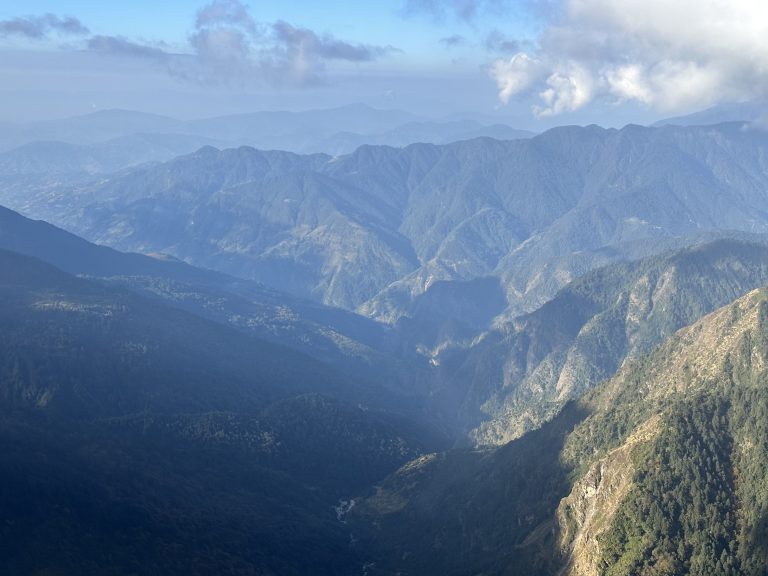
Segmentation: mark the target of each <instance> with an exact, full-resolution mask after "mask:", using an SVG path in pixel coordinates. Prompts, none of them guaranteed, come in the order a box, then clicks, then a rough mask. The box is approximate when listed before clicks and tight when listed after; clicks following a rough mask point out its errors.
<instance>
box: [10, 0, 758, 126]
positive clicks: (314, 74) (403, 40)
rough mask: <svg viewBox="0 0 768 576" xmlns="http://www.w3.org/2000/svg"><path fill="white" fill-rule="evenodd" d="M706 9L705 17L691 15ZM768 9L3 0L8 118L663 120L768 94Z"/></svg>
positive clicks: (424, 1) (632, 3)
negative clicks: (371, 115)
mask: <svg viewBox="0 0 768 576" xmlns="http://www.w3.org/2000/svg"><path fill="white" fill-rule="evenodd" d="M694 7H695V16H696V17H691V18H681V15H684V14H687V13H694V10H693V8H694ZM766 10H767V9H766V8H764V7H762V6H761V5H760V4H759V3H756V2H746V3H743V4H742V5H740V6H739V7H738V9H736V8H735V9H733V10H732V11H731V12H729V13H728V14H721V12H722V11H721V10H719V8H718V4H717V2H714V1H707V2H704V3H701V2H697V3H692V2H691V1H689V0H686V1H684V2H677V3H676V4H675V5H674V6H672V7H669V6H666V5H665V4H664V3H663V2H657V1H654V2H651V3H650V4H649V3H648V2H639V0H626V1H624V2H619V3H606V2H604V1H602V0H580V1H578V2H577V1H576V0H551V1H545V2H541V1H531V0H445V1H440V0H388V1H386V2H381V3H377V4H376V5H375V6H370V5H364V6H363V5H357V4H353V3H349V2H344V1H341V0H336V1H332V2H327V3H325V4H323V5H322V6H318V5H313V4H312V3H309V2H306V1H301V2H294V3H291V4H290V5H283V4H280V5H275V4H271V3H266V4H263V3H257V2H244V1H241V0H214V1H213V2H205V1H201V2H196V3H182V2H167V3H164V4H163V5H162V6H159V7H158V6H156V5H153V4H149V3H148V2H145V1H142V2H134V3H132V4H131V5H130V6H117V7H116V6H102V5H100V4H98V3H94V2H89V1H87V0H81V1H73V2H69V3H68V4H67V6H66V8H63V9H62V7H61V4H60V3H56V2H52V1H50V0H33V1H30V2H27V3H25V5H24V7H23V8H21V7H20V6H6V7H4V8H0V54H1V55H2V58H0V85H2V88H0V97H2V100H3V103H4V106H3V107H2V109H0V121H5V122H8V121H10V122H26V121H33V120H43V119H54V118H65V117H70V116H76V115H81V114H86V113H88V112H90V111H95V110H107V109H126V110H136V111H140V112H148V113H156V114H162V115H167V116H171V117H174V118H179V119H192V118H203V117H211V116H221V115H228V114H233V113H243V112H255V111H270V110H290V111H299V110H316V109H327V108H336V107H341V106H345V105H349V104H355V103H362V104H366V105H368V106H371V107H374V108H377V109H398V110H404V111H408V112H412V113H414V114H417V115H419V116H426V117H432V118H443V117H449V116H456V115H460V116H463V117H473V118H479V117H482V118H488V119H489V121H496V122H504V123H507V124H509V125H512V126H515V127H518V128H524V129H529V130H537V131H539V130H544V129H546V128H549V127H552V126H555V125H561V124H582V125H583V124H592V123H595V124H599V125H602V126H607V127H619V126H623V125H625V124H628V123H636V124H649V123H652V122H654V121H656V120H659V119H661V118H664V117H668V116H673V115H679V114H685V113H691V112H695V111H698V110H702V109H705V108H707V107H709V106H712V105H715V104H718V103H721V102H731V101H745V100H755V99H762V98H764V96H765V92H766V77H767V75H768V71H767V70H765V67H764V66H763V65H762V64H761V62H762V61H765V56H766V48H767V47H768V46H767V45H768V41H766V40H765V38H767V37H768V35H766V34H762V32H763V30H762V28H764V22H765V21H766V18H764V16H765V12H766ZM147 14H151V15H152V17H151V18H147V17H146V15H147ZM731 24H733V26H731ZM751 32H754V34H753V33H751ZM704 35H706V37H707V39H708V42H707V43H706V44H702V43H701V42H700V38H701V37H703V36H704Z"/></svg>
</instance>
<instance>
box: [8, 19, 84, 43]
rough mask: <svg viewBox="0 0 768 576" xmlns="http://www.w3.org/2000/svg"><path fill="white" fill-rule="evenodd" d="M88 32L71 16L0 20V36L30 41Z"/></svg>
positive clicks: (80, 34)
mask: <svg viewBox="0 0 768 576" xmlns="http://www.w3.org/2000/svg"><path fill="white" fill-rule="evenodd" d="M89 32H90V31H89V30H88V28H87V27H86V26H85V25H83V23H82V22H80V20H78V19H77V18H73V17H72V16H63V17H61V16H56V15H55V14H46V15H44V16H27V17H25V18H11V19H9V20H0V36H2V37H7V36H19V37H23V38H29V39H32V40H42V39H44V38H47V37H48V36H50V35H51V34H58V35H69V36H85V35H87V34H88V33H89Z"/></svg>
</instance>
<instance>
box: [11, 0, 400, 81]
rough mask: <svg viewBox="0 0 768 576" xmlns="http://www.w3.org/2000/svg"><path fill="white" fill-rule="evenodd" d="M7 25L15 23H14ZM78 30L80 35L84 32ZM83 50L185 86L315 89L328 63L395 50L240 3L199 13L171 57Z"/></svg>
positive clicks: (42, 25) (156, 51) (115, 48)
mask: <svg viewBox="0 0 768 576" xmlns="http://www.w3.org/2000/svg"><path fill="white" fill-rule="evenodd" d="M17 20H18V19H17ZM70 20H72V21H74V22H76V23H78V24H79V21H76V20H74V19H61V18H58V17H56V16H53V15H47V16H45V17H41V18H35V19H29V18H28V19H24V23H25V25H29V26H31V25H32V24H35V26H37V28H34V29H32V28H29V29H28V30H27V29H26V28H25V30H26V34H27V35H28V36H29V35H31V34H33V33H36V32H37V29H38V28H39V29H42V31H41V34H45V32H46V31H47V30H48V29H51V28H53V27H54V25H57V26H59V27H61V28H62V29H63V28H64V27H65V26H66V27H67V29H71V30H74V29H75V28H76V27H75V25H74V23H73V22H70ZM8 22H12V23H15V22H16V20H14V21H8ZM2 24H3V23H0V26H1V25H2ZM9 26H10V24H9ZM13 26H14V28H13V30H17V29H21V28H23V27H22V26H21V25H20V24H13ZM80 26H81V31H84V32H85V33H87V32H88V30H87V28H85V27H84V26H82V25H80ZM1 30H2V28H0V31H1ZM0 33H2V32H0ZM16 33H20V32H16ZM85 47H86V49H87V50H89V51H92V52H98V53H101V54H106V55H112V56H121V57H131V58H143V59H149V60H154V61H155V62H156V63H158V64H160V65H162V66H163V68H164V69H165V70H167V71H168V73H169V74H171V75H172V76H175V77H178V78H182V79H185V80H188V81H192V82H196V83H200V84H234V85H239V86H246V85H251V84H264V83H266V84H286V85H299V86H301V85H310V84H318V83H322V82H323V79H324V73H325V68H326V64H327V63H328V62H332V61H342V62H352V63H362V62H371V61H373V60H376V59H378V58H381V57H383V56H385V55H386V54H387V53H389V52H390V51H392V50H393V48H391V47H381V46H370V45H367V44H352V43H349V42H345V41H343V40H339V39H338V38H335V37H334V36H331V35H330V34H318V33H317V32H315V31H313V30H310V29H308V28H301V27H296V26H293V25H291V24H289V23H288V22H284V21H277V22H274V23H264V22H259V21H257V20H255V19H254V18H253V17H252V16H251V15H250V13H249V12H248V9H247V7H246V5H245V4H243V3H242V2H241V1H240V0H214V1H213V2H211V3H210V4H208V5H206V6H204V7H203V8H201V9H200V10H199V11H198V12H197V15H196V18H195V24H194V29H193V31H192V33H191V34H190V35H189V38H188V46H187V47H181V49H180V50H177V51H175V52H171V51H169V50H168V47H167V45H150V44H147V43H140V42H135V41H133V40H130V39H128V38H125V37H122V36H106V35H94V36H91V37H90V38H88V39H87V40H86V41H85Z"/></svg>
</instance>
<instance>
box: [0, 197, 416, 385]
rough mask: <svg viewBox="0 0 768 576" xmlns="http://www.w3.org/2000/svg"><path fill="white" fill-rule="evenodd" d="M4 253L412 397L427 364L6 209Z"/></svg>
mask: <svg viewBox="0 0 768 576" xmlns="http://www.w3.org/2000/svg"><path fill="white" fill-rule="evenodd" d="M0 248H2V249H6V250H11V251H14V252H19V253H21V254H26V255H28V256H33V257H36V258H40V259H41V260H43V261H45V262H48V263H49V264H53V265H54V266H56V267H58V268H60V269H62V270H64V271H67V272H69V273H72V274H76V275H81V276H87V277H88V278H93V279H98V280H99V281H101V282H103V283H108V284H112V285H119V286H123V287H126V288H128V289H130V290H132V291H135V292H139V293H141V294H143V295H146V296H150V297H152V298H156V299H161V300H163V301H164V302H166V303H169V304H172V305H174V306H176V307H179V308H182V309H185V310H187V311H190V312H193V313H195V314H197V315H201V316H204V317H206V318H209V319H212V320H216V321H218V322H221V323H224V324H228V325H230V326H233V327H236V328H238V329H240V330H242V331H245V332H248V333H250V334H253V335H255V336H258V337H260V338H264V339H267V340H270V341H272V342H276V343H280V344H284V345H286V346H290V347H291V348H294V349H297V350H300V351H302V352H304V353H307V354H309V355H311V356H313V357H315V358H318V359H320V360H323V361H326V362H332V363H333V364H334V365H335V366H336V367H337V368H340V369H344V370H347V371H350V372H352V373H354V374H355V375H357V376H360V377H365V378H368V379H376V380H377V381H379V382H380V383H383V384H385V385H389V386H392V387H395V386H398V385H400V384H402V387H403V389H405V390H407V389H409V388H410V385H409V384H408V383H409V382H415V381H416V380H417V379H418V375H419V373H420V372H422V371H423V367H424V364H425V363H424V362H423V361H419V359H418V358H417V357H416V355H415V354H409V353H407V352H406V351H404V350H403V349H402V348H401V346H400V344H399V341H398V338H397V337H396V335H395V334H394V333H393V331H392V330H388V329H387V328H386V327H385V326H384V325H382V324H380V323H377V322H373V321H370V320H367V319H365V318H362V317H360V316H357V315H355V314H352V313H350V312H346V311H343V310H339V309H334V308H330V307H326V306H323V305H321V304H317V303H314V302H311V301H307V300H301V299H298V298H296V297H293V296H290V295H288V294H285V293H280V292H277V291H275V290H274V289H270V288H267V287H266V286H264V285H262V284H259V283H257V282H253V281H247V280H243V279H237V278H233V277H230V276H227V275H225V274H221V273H217V272H214V271H211V270H204V269H200V268H195V267H193V266H190V265H188V264H185V263H183V262H180V261H177V260H174V259H173V258H168V257H164V256H162V255H155V256H154V257H148V256H145V255H140V254H131V253H121V252H118V251H116V250H113V249H111V248H107V247H104V246H96V245H94V244H91V243H90V242H87V241H85V240H83V239H82V238H79V237H77V236H74V235H73V234H70V233H68V232H65V231H64V230H61V229H60V228H56V227H55V226H51V225H50V224H47V223H46V222H41V221H32V220H29V219H27V218H24V217H23V216H21V215H20V214H18V213H16V212H13V211H11V210H8V209H5V208H2V207H0ZM410 373H412V374H413V376H412V377H407V376H406V374H410ZM414 392H416V391H414Z"/></svg>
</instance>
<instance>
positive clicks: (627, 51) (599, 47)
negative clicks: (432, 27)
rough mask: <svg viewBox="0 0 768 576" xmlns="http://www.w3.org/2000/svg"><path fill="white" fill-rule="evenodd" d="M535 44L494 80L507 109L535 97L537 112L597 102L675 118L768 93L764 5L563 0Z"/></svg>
mask: <svg viewBox="0 0 768 576" xmlns="http://www.w3.org/2000/svg"><path fill="white" fill-rule="evenodd" d="M537 46H538V48H537V49H535V50H529V51H518V52H516V53H515V54H513V55H512V56H511V57H509V58H500V59H497V60H496V61H495V62H493V63H492V64H491V65H490V66H489V73H490V75H491V77H492V78H493V79H494V80H495V81H496V83H497V85H498V89H499V98H500V99H501V101H502V102H507V101H509V100H510V99H511V98H512V97H514V96H516V95H519V94H524V93H529V92H530V91H531V90H532V89H533V90H535V91H536V92H537V93H538V98H539V100H540V101H539V104H538V105H536V106H535V107H534V112H535V113H536V114H538V115H543V116H546V115H555V114H560V113H563V112H567V111H572V110H577V109H578V108H581V107H583V106H585V105H586V104H588V103H590V102H592V101H594V100H596V99H601V100H608V101H611V102H615V103H622V102H629V101H631V102H637V103H640V104H643V105H646V106H650V107H654V108H656V109H658V110H662V111H676V110H684V109H688V108H692V107H700V106H706V105H711V104H714V103H716V102H717V101H720V100H744V99H751V98H760V97H765V96H766V95H768V3H766V2H764V0H730V1H728V2H725V1H723V0H676V1H675V2H669V1H668V0H563V2H562V5H561V9H560V11H559V12H558V13H557V15H556V16H552V17H551V20H550V22H549V25H548V26H547V27H546V29H545V30H544V32H543V33H542V34H541V36H540V37H539V38H538V42H537ZM534 63H535V66H534V65H533V64H534Z"/></svg>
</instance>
